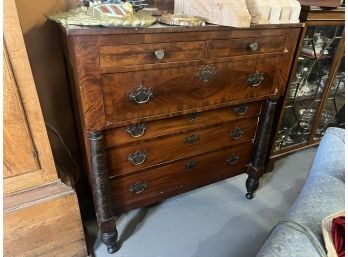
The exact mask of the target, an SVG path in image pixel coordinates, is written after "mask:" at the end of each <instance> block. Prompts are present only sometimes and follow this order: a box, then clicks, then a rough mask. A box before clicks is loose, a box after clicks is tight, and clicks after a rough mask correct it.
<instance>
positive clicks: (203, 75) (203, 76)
mask: <svg viewBox="0 0 348 257" xmlns="http://www.w3.org/2000/svg"><path fill="white" fill-rule="evenodd" d="M215 74H216V67H214V66H212V65H205V66H203V67H201V68H200V69H199V70H198V71H197V74H196V76H197V78H198V79H199V80H202V81H203V82H204V83H208V82H209V80H210V79H211V78H212V77H213V76H214V75H215Z"/></svg>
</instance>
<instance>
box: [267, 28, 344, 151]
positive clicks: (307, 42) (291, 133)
mask: <svg viewBox="0 0 348 257" xmlns="http://www.w3.org/2000/svg"><path fill="white" fill-rule="evenodd" d="M342 33H343V26H310V27H307V29H306V32H305V37H304V39H303V41H302V47H301V49H300V51H301V52H300V53H299V55H298V59H297V64H296V66H295V67H294V69H295V70H294V71H293V73H292V74H293V75H292V78H291V81H290V85H289V88H288V93H287V99H285V106H284V111H283V116H282V117H281V123H280V127H279V128H278V131H277V135H276V141H275V146H274V151H277V150H281V149H285V148H288V147H292V146H295V145H298V144H307V143H308V142H309V141H310V140H311V138H310V135H311V132H312V130H313V126H314V122H315V120H316V116H317V114H318V109H319V106H320V102H321V101H322V97H323V93H324V91H325V89H326V88H327V86H328V78H329V76H330V72H331V66H332V63H333V60H334V57H335V55H336V52H337V48H338V44H339V41H340V39H341V36H342Z"/></svg>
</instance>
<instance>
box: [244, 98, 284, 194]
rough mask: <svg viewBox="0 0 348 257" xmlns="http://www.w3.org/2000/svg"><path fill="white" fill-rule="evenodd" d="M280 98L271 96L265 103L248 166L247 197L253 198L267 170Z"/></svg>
mask: <svg viewBox="0 0 348 257" xmlns="http://www.w3.org/2000/svg"><path fill="white" fill-rule="evenodd" d="M277 100H278V98H276V97H274V98H270V99H267V101H266V102H265V104H264V108H263V112H262V116H261V118H260V123H259V128H258V130H257V134H256V138H255V143H254V149H253V155H252V159H251V163H250V165H249V168H248V171H247V173H248V179H247V180H246V183H245V185H246V189H247V194H246V198H248V199H253V198H254V193H255V191H256V190H257V188H258V187H259V179H260V177H262V175H263V173H264V170H265V161H266V157H267V150H268V147H269V143H270V138H271V133H272V124H273V119H274V114H275V109H276V105H277Z"/></svg>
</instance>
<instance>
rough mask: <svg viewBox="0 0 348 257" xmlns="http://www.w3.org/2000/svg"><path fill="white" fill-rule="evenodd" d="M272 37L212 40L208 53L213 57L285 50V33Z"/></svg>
mask: <svg viewBox="0 0 348 257" xmlns="http://www.w3.org/2000/svg"><path fill="white" fill-rule="evenodd" d="M276 37H277V39H276V40H275V38H274V37H256V38H238V39H220V40H213V41H212V43H211V49H210V54H211V57H213V58H223V57H231V56H238V55H251V54H265V53H277V52H283V51H284V50H285V44H286V35H278V36H276Z"/></svg>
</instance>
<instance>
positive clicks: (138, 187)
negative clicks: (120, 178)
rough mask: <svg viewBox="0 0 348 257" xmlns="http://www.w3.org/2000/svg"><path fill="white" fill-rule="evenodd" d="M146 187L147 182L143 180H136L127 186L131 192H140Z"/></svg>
mask: <svg viewBox="0 0 348 257" xmlns="http://www.w3.org/2000/svg"><path fill="white" fill-rule="evenodd" d="M147 187H148V184H147V183H146V182H144V181H142V182H137V183H135V184H134V185H131V186H130V187H129V191H130V192H132V193H133V194H136V195H137V194H140V193H142V192H144V191H145V189H146V188H147Z"/></svg>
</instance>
